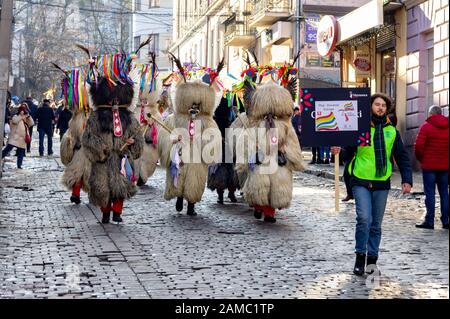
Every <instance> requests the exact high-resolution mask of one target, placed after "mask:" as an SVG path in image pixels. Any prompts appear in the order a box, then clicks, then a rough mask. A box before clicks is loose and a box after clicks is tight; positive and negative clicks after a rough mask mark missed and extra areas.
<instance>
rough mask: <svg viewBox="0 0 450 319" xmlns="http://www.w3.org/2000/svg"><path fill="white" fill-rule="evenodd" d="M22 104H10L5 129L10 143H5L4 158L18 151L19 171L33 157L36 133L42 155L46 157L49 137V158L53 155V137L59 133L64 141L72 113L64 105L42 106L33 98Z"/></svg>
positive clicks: (45, 103)
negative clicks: (25, 158)
mask: <svg viewBox="0 0 450 319" xmlns="http://www.w3.org/2000/svg"><path fill="white" fill-rule="evenodd" d="M19 101H20V100H19V99H18V98H17V97H13V98H11V99H8V101H7V105H6V109H5V126H4V136H5V137H7V139H5V141H4V144H5V145H4V148H3V151H2V158H4V157H6V156H8V155H9V154H10V152H11V151H12V150H13V149H16V153H15V155H16V156H17V168H18V169H22V163H23V158H24V157H26V154H27V153H31V141H32V139H33V133H34V132H35V131H37V134H38V138H39V155H40V156H44V155H45V146H44V144H45V143H44V142H45V138H46V137H47V155H48V156H51V155H53V135H54V134H55V133H59V136H60V138H62V136H63V135H64V133H65V132H66V131H67V129H68V127H69V121H70V119H71V117H72V112H71V111H70V110H68V108H67V107H64V103H63V101H59V102H55V101H52V100H50V99H43V100H42V102H41V103H40V104H39V105H38V103H39V102H38V101H37V100H35V99H33V98H32V97H31V96H27V97H26V98H25V99H23V100H22V101H20V102H19ZM35 127H36V130H35V129H34V128H35ZM34 136H35V137H36V135H34Z"/></svg>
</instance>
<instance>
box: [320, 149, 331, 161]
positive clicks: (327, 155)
mask: <svg viewBox="0 0 450 319" xmlns="http://www.w3.org/2000/svg"><path fill="white" fill-rule="evenodd" d="M330 150H331V147H330V146H322V147H319V152H320V158H323V159H327V160H330Z"/></svg>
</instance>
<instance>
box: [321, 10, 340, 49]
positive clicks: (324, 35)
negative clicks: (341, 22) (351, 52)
mask: <svg viewBox="0 0 450 319" xmlns="http://www.w3.org/2000/svg"><path fill="white" fill-rule="evenodd" d="M338 33H339V31H338V23H337V20H336V18H335V17H333V16H330V15H326V16H323V17H322V19H320V22H319V26H318V28H317V51H318V52H319V54H320V55H321V56H329V55H330V54H331V53H332V52H333V50H334V48H335V47H336V42H337V39H338Z"/></svg>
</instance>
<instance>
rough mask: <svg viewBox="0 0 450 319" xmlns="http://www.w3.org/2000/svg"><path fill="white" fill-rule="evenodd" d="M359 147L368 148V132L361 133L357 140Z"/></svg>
mask: <svg viewBox="0 0 450 319" xmlns="http://www.w3.org/2000/svg"><path fill="white" fill-rule="evenodd" d="M358 145H359V146H370V134H369V132H366V133H362V134H361V136H359V138H358Z"/></svg>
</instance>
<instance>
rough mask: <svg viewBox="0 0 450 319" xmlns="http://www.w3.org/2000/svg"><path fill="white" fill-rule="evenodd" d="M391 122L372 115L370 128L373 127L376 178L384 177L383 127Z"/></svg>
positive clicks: (385, 164)
mask: <svg viewBox="0 0 450 319" xmlns="http://www.w3.org/2000/svg"><path fill="white" fill-rule="evenodd" d="M390 123H391V122H390V121H389V119H388V118H387V117H386V115H385V116H382V117H380V116H376V115H372V126H374V127H375V134H374V137H373V144H374V145H373V146H374V151H375V163H376V168H377V172H376V176H377V177H382V176H384V175H386V170H387V160H388V159H387V157H386V143H385V142H384V134H383V127H385V126H386V125H388V124H390Z"/></svg>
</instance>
